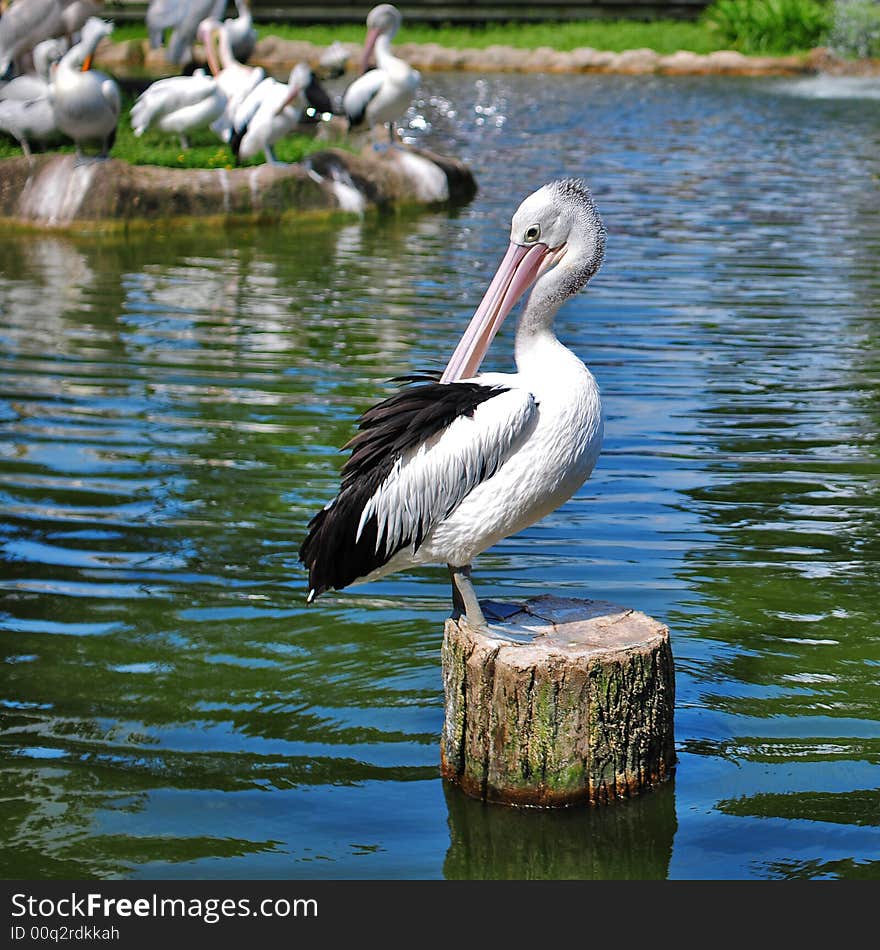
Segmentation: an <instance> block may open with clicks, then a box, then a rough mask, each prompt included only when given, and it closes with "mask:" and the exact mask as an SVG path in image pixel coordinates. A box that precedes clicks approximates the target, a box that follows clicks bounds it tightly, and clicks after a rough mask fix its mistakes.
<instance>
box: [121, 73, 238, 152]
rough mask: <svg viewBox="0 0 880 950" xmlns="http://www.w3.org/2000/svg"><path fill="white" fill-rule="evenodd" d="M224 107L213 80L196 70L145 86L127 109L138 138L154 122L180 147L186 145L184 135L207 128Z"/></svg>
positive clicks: (221, 96)
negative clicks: (174, 135) (190, 74)
mask: <svg viewBox="0 0 880 950" xmlns="http://www.w3.org/2000/svg"><path fill="white" fill-rule="evenodd" d="M225 108H226V96H225V95H224V94H223V91H222V90H221V89H220V87H219V86H218V85H217V80H216V79H214V77H213V76H207V75H206V74H205V71H204V70H203V69H197V70H196V71H195V72H194V73H193V75H192V76H171V77H169V78H168V79H160V80H158V81H157V82H154V83H153V84H152V85H150V86H148V87H147V88H146V89H145V90H144V91H143V92H142V93H141V95H140V96H138V98H137V101H136V102H135V104H134V105H133V106H132V108H131V127H132V129H133V130H134V134H135V135H136V136H138V137H140V136H142V135H143V134H144V132H146V131H147V129H148V128H149V127H150V126H151V125H155V126H156V128H158V129H159V130H160V131H162V132H168V133H173V134H176V135H178V136H179V137H180V145H181V148H189V141H188V140H187V135H189V133H191V132H195V131H197V130H198V129H206V128H208V126H209V125H210V124H211V123H212V122H213V121H214V120H215V119H217V118H218V116H220V115H222V114H223V110H224V109H225Z"/></svg>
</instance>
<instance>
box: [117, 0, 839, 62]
mask: <svg viewBox="0 0 880 950" xmlns="http://www.w3.org/2000/svg"><path fill="white" fill-rule="evenodd" d="M714 7H718V8H720V10H719V12H718V15H714V13H715V11H714ZM817 7H819V9H820V10H824V9H825V7H824V6H823V5H821V4H817V3H815V2H814V0H716V4H714V5H713V7H710V8H708V9H707V10H706V12H705V13H704V15H703V16H702V17H701V18H700V19H699V20H694V21H686V20H655V21H653V22H650V23H643V22H640V21H636V20H607V21H606V20H583V21H573V22H568V21H566V22H562V23H550V22H545V23H498V24H487V25H485V26H449V25H445V26H431V25H428V24H422V23H404V25H403V28H402V29H401V31H400V33H399V34H398V36H397V42H399V43H438V44H440V45H441V46H447V47H453V48H458V49H461V48H464V47H471V48H474V49H484V48H485V47H487V46H494V45H500V46H514V47H519V48H522V49H534V48H536V47H538V46H549V47H551V48H552V49H557V50H563V51H567V50H572V49H577V48H578V47H582V46H590V47H593V48H594V49H600V50H609V51H611V52H616V53H619V52H622V51H623V50H628V49H638V48H642V47H647V48H649V49H653V50H655V51H656V52H658V53H660V54H661V55H667V54H670V53H675V52H676V51H677V50H690V51H691V52H694V53H711V52H713V51H714V50H718V49H731V48H733V49H738V50H740V51H741V52H743V53H765V52H767V51H768V50H769V49H770V48H772V49H773V51H774V52H779V53H802V52H806V51H807V49H809V48H810V45H811V42H810V40H811V37H812V31H811V29H810V28H809V27H811V26H812V25H813V24H814V23H815V20H816V16H815V13H816V8H817ZM801 14H803V16H804V17H806V19H807V20H808V21H809V22H808V23H807V24H806V25H807V27H808V29H806V30H799V29H797V21H798V17H799V16H800V15H801ZM756 20H758V21H762V22H763V23H765V24H766V23H769V24H770V26H771V30H772V29H773V27H774V26H775V25H776V24H782V29H781V31H780V32H779V33H778V35H777V36H774V37H773V38H772V39H770V40H768V39H767V35H766V32H764V33H759V32H758V31H756V29H754V28H753V26H752V23H753V22H754V21H756ZM258 28H259V31H260V34H261V35H262V36H278V37H280V38H282V39H287V40H307V41H309V42H311V43H314V44H315V45H317V46H329V44H330V43H332V42H333V41H334V40H340V41H342V42H350V43H362V42H363V40H364V33H365V28H364V25H363V23H342V24H314V25H308V26H305V25H303V26H301V25H295V24H288V23H260V24H258ZM113 36H114V39H116V40H129V39H146V30H145V27H144V26H143V24H141V23H122V24H119V25H118V26H117V27H116V30H115V32H114V34H113Z"/></svg>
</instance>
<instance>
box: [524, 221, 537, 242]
mask: <svg viewBox="0 0 880 950" xmlns="http://www.w3.org/2000/svg"><path fill="white" fill-rule="evenodd" d="M540 236H541V225H540V224H533V225H532V226H531V227H530V228H527V229H526V234H525V242H526V244H534V243H535V241H537V240H538V238H539V237H540Z"/></svg>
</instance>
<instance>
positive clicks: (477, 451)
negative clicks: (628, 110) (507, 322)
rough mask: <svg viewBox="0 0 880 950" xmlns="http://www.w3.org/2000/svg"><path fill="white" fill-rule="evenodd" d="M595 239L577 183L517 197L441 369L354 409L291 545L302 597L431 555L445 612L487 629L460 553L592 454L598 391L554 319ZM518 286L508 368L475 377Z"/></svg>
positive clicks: (569, 482) (541, 503)
mask: <svg viewBox="0 0 880 950" xmlns="http://www.w3.org/2000/svg"><path fill="white" fill-rule="evenodd" d="M604 246H605V229H604V227H603V225H602V220H601V218H600V217H599V214H598V212H597V210H596V207H595V205H594V203H593V199H592V197H591V195H590V192H589V190H588V189H587V187H586V185H585V184H584V183H583V182H582V181H579V180H574V179H563V180H560V181H555V182H553V183H551V184H548V185H545V186H544V187H543V188H541V189H539V190H538V191H536V192H535V193H534V194H532V195H530V196H529V197H528V198H526V199H525V201H523V202H522V204H521V205H520V206H519V209H518V210H517V211H516V213H515V214H514V216H513V222H512V225H511V230H510V246H509V248H508V250H507V254H506V255H505V257H504V259H503V260H502V262H501V264H500V266H499V268H498V271H497V273H496V274H495V277H494V279H493V280H492V282H491V283H490V285H489V288H488V290H487V291H486V294H485V296H484V297H483V300H482V303H481V304H480V305H479V307H478V308H477V310H476V313H475V314H474V316H473V319H472V320H471V322H470V324H469V326H468V327H467V329H466V330H465V333H464V336H463V337H462V338H461V341H460V342H459V344H458V346H457V347H456V349H455V351H454V352H453V354H452V358H451V359H450V361H449V364H448V365H447V367H446V369H445V371H444V372H443V374H442V376H441V377H440V378H439V380H436V379H433V378H430V377H426V376H421V377H413V378H412V379H411V384H410V385H408V386H406V387H405V388H404V389H402V390H401V391H400V392H398V393H396V394H395V395H393V396H391V397H389V398H388V399H385V400H384V401H383V402H380V403H379V404H378V405H376V406H374V407H373V408H372V409H369V410H367V412H365V413H364V415H363V416H362V417H361V419H360V426H359V430H360V431H359V432H358V433H357V434H356V435H355V436H354V438H353V439H351V441H350V442H349V443H348V445H347V448H349V449H351V455H350V457H349V458H348V460H347V461H346V463H345V465H344V466H343V469H342V484H341V487H340V491H339V494H338V495H337V496H336V498H334V499H333V501H331V502H330V503H329V504H328V505H327V506H326V507H325V508H323V509H322V510H321V511H319V512H318V513H317V514H316V515H315V517H314V518H312V520H311V522H310V523H309V527H308V534H307V536H306V539H305V541H304V542H303V544H302V546H301V548H300V552H299V556H300V560H301V561H302V562H303V563H304V564H305V565H306V567H307V568H308V572H309V593H308V602H309V603H311V602H312V601H313V600H314V599H315V598H316V597H317V596H319V595H320V594H321V593H323V592H324V591H326V590H329V589H331V588H332V589H336V590H339V589H342V588H344V587H348V586H349V585H350V584H356V583H360V582H363V581H371V580H375V579H377V578H379V577H382V576H383V575H385V574H388V573H391V572H392V571H399V570H402V569H406V568H409V567H412V566H414V565H418V564H431V563H440V564H446V565H447V566H448V568H449V572H450V575H451V579H452V601H453V611H454V614H455V615H456V616H461V615H465V616H466V618H467V621H468V623H469V624H470V625H471V626H472V627H474V628H485V627H486V626H487V624H486V621H485V618H484V616H483V612H482V610H481V608H480V604H479V601H478V600H477V596H476V593H475V591H474V588H473V586H472V584H471V580H470V573H471V564H472V562H473V559H474V558H475V557H476V556H477V555H478V554H480V552H482V551H485V550H486V549H487V548H489V547H491V546H492V545H493V544H495V543H496V542H497V541H499V540H501V539H502V538H505V537H507V536H508V535H511V534H514V533H516V532H518V531H521V530H523V528H526V527H528V526H529V525H531V524H533V523H534V522H536V521H538V520H539V519H540V518H542V517H544V515H546V514H548V513H549V512H551V511H553V510H554V509H555V508H557V507H558V506H559V505H561V504H562V503H563V502H564V501H566V500H567V499H568V498H570V497H571V496H572V495H573V494H574V492H575V491H577V489H578V488H579V487H580V486H581V485H582V484H583V482H584V481H585V480H586V479H587V477H588V476H589V475H590V472H591V471H592V470H593V466H594V465H595V463H596V459H597V458H598V455H599V450H600V448H601V445H602V434H603V424H602V410H601V402H600V398H599V388H598V386H597V384H596V380H595V379H594V378H593V375H592V373H590V371H589V370H588V369H587V367H586V366H585V365H584V364H583V363H582V362H581V361H580V360H579V359H578V357H577V356H575V354H574V353H572V352H571V350H569V349H568V348H566V347H565V346H563V344H562V343H560V342H559V340H558V339H557V337H556V335H555V333H554V330H553V321H554V317H555V315H556V312H557V311H558V310H559V308H560V306H561V305H562V304H563V303H564V302H565V301H566V300H567V299H569V298H570V297H572V296H573V295H574V294H576V293H577V292H578V291H580V290H581V289H582V288H583V287H584V286H586V284H587V282H588V281H589V280H590V278H591V277H592V276H593V275H594V274H595V273H596V271H597V270H598V269H599V266H600V264H601V263H602V257H603V253H604ZM532 285H534V286H532ZM530 286H532V292H531V294H530V296H529V298H528V301H527V303H526V304H525V306H524V308H523V311H522V314H521V315H520V318H519V323H518V326H517V331H516V345H515V360H516V369H517V372H516V373H513V374H503V373H483V374H480V375H477V371H478V369H479V367H480V363H481V362H482V359H483V357H484V355H485V353H486V351H487V350H488V348H489V345H490V343H491V342H492V339H493V337H494V336H495V333H496V332H497V331H498V329H499V327H500V326H501V324H502V322H503V321H504V319H505V317H506V316H507V315H508V314H509V313H510V311H511V310H512V309H513V307H514V305H515V304H516V303H517V301H518V300H519V299H520V298H521V297H522V296H523V294H524V293H525V292H526V290H528V288H529V287H530Z"/></svg>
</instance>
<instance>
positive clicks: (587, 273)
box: [441, 178, 605, 383]
mask: <svg viewBox="0 0 880 950" xmlns="http://www.w3.org/2000/svg"><path fill="white" fill-rule="evenodd" d="M604 252H605V227H604V225H603V224H602V219H601V218H600V217H599V212H598V211H597V210H596V206H595V205H594V204H593V198H592V196H591V195H590V191H589V189H588V188H587V186H586V184H584V182H583V181H580V180H579V179H574V178H564V179H561V180H559V181H554V182H551V183H550V184H548V185H544V187H543V188H539V189H538V190H537V191H536V192H534V194H531V195H529V196H528V198H526V199H525V201H523V203H522V204H521V205H520V206H519V208H517V210H516V213H515V214H514V216H513V221H512V222H511V226H510V246H509V247H508V249H507V254H506V255H505V256H504V260H503V261H502V262H501V264H500V266H499V267H498V270H497V272H496V274H495V277H494V278H493V279H492V283H491V284H490V285H489V289H488V290H487V291H486V294H485V296H484V297H483V300H482V302H481V303H480V306H479V307H478V308H477V310H476V313H475V314H474V316H473V318H472V319H471V322H470V324H469V325H468V328H467V330H466V331H465V333H464V336H463V337H462V338H461V341H460V342H459V344H458V346H457V347H456V349H455V352H454V353H453V354H452V358H451V359H450V361H449V364H448V365H447V367H446V369H445V371H444V373H443V376H442V378H441V382H444V383H451V382H455V381H456V380H457V379H467V378H469V377H471V376H473V375H475V373H476V372H477V370H478V369H479V367H480V363H482V361H483V357H484V356H485V355H486V351H487V350H488V349H489V344H490V343H491V342H492V340H493V338H494V336H495V334H496V333H497V332H498V330H499V329H500V327H501V324H502V323H503V322H504V320H505V318H506V317H507V315H508V314H509V313H510V311H511V310H512V309H513V308H514V306H515V305H516V303H517V301H519V299H520V298H521V297H522V296H523V294H524V293H525V292H526V291H527V290H528V289H529V287H531V286H532V285H533V284H537V285H539V288H538V287H536V293H537V292H538V289H540V292H541V299H542V302H544V304H545V309H546V312H547V314H548V319H550V320H552V315H553V313H554V312H555V310H556V308H557V307H558V306H559V304H560V303H562V301H563V300H565V299H566V298H568V297H570V296H572V295H573V294H576V293H577V292H578V291H579V290H581V289H582V288H583V287H584V286H585V285H586V283H587V281H588V280H589V279H590V278H591V277H592V276H593V274H595V273H596V271H597V270H598V269H599V266H600V265H601V263H602V257H603V255H604ZM533 302H534V301H533Z"/></svg>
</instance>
